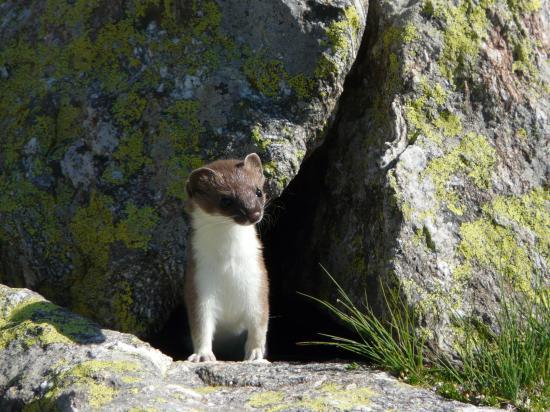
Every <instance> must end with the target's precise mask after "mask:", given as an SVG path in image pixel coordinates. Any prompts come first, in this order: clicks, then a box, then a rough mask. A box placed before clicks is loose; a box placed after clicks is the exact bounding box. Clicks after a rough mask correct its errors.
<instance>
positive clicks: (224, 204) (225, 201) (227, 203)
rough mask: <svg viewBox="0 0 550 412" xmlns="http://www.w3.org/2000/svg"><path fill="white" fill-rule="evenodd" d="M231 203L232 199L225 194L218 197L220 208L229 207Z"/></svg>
mask: <svg viewBox="0 0 550 412" xmlns="http://www.w3.org/2000/svg"><path fill="white" fill-rule="evenodd" d="M232 205H233V199H231V198H230V197H227V196H223V197H222V198H221V199H220V207H221V208H222V209H229V208H230V207H231V206H232Z"/></svg>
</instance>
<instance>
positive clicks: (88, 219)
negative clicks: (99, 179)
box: [70, 192, 116, 271]
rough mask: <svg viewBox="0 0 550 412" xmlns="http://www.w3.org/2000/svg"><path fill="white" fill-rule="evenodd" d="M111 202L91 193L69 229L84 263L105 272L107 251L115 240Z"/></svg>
mask: <svg viewBox="0 0 550 412" xmlns="http://www.w3.org/2000/svg"><path fill="white" fill-rule="evenodd" d="M111 207H112V200H111V199H110V198H109V197H107V196H105V195H102V194H100V193H97V192H92V195H91V196H90V203H89V204H88V206H86V207H82V208H80V209H79V210H77V212H76V213H75V215H74V217H73V219H72V222H71V225H70V229H71V233H72V235H73V236H74V239H75V241H76V244H77V245H78V248H79V249H80V251H81V255H82V257H83V258H84V259H85V260H86V262H83V263H87V264H89V265H91V266H93V267H94V268H97V269H98V270H102V271H104V270H106V268H107V265H108V263H109V249H110V245H111V243H113V242H114V240H115V239H116V236H115V229H114V227H113V214H112V212H111Z"/></svg>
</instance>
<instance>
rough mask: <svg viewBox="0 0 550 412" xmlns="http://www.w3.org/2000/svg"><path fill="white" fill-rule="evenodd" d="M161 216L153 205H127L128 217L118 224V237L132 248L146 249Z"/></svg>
mask: <svg viewBox="0 0 550 412" xmlns="http://www.w3.org/2000/svg"><path fill="white" fill-rule="evenodd" d="M158 221H159V216H158V214H157V213H156V212H155V210H154V209H153V208H152V207H142V208H138V207H136V206H135V205H134V204H133V203H129V204H128V205H127V206H126V218H125V219H124V220H122V221H121V222H120V223H119V224H118V225H117V226H116V238H117V239H118V240H121V241H123V242H124V243H125V244H126V246H128V247H129V248H132V249H146V248H147V245H148V243H149V240H150V239H151V235H152V232H153V229H154V228H155V226H156V225H157V223H158Z"/></svg>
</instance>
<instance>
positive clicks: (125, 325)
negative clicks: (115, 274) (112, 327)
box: [112, 280, 144, 335]
mask: <svg viewBox="0 0 550 412" xmlns="http://www.w3.org/2000/svg"><path fill="white" fill-rule="evenodd" d="M114 289H115V290H116V293H115V296H114V299H113V303H112V306H113V312H114V314H115V316H116V321H117V329H118V330H120V331H121V332H132V333H134V334H136V335H140V334H141V333H143V332H144V326H143V323H142V322H140V321H139V320H138V319H137V317H136V315H135V314H134V312H132V308H133V307H134V298H133V296H132V287H131V286H130V283H128V281H126V280H123V281H120V282H117V284H116V285H114Z"/></svg>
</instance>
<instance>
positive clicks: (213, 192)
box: [184, 153, 269, 362]
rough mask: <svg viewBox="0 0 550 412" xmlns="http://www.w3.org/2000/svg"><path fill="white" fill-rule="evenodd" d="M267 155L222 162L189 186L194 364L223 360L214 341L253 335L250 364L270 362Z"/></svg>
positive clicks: (188, 287)
mask: <svg viewBox="0 0 550 412" xmlns="http://www.w3.org/2000/svg"><path fill="white" fill-rule="evenodd" d="M264 181H265V179H264V175H263V169H262V162H261V160H260V158H259V156H258V155H257V154H255V153H251V154H249V155H248V156H246V157H245V158H244V160H235V159H229V160H217V161H215V162H212V163H210V164H207V165H206V166H204V167H201V168H199V169H196V170H194V171H193V172H192V173H191V175H190V176H189V179H188V181H187V185H186V190H187V193H188V198H189V201H188V204H187V211H188V213H189V215H190V218H191V232H190V238H189V243H188V244H189V246H190V247H188V252H189V253H188V256H187V268H186V273H185V287H184V295H185V303H186V307H187V314H188V318H189V324H190V328H191V338H192V340H193V354H192V355H191V356H189V358H188V360H190V361H192V362H204V361H215V360H216V357H215V355H214V353H213V351H212V345H213V341H214V338H216V339H218V338H220V337H221V338H223V336H224V335H238V334H239V333H242V332H244V331H246V332H247V338H246V344H245V351H244V352H245V360H260V359H263V358H264V356H265V344H266V334H267V324H268V314H269V303H268V279H267V271H266V268H265V264H264V259H263V253H262V244H261V242H260V240H259V238H258V235H257V233H256V227H255V225H256V223H258V222H259V221H260V220H261V219H262V217H263V212H264V205H265V201H266V196H265V194H264V192H263V186H264Z"/></svg>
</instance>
